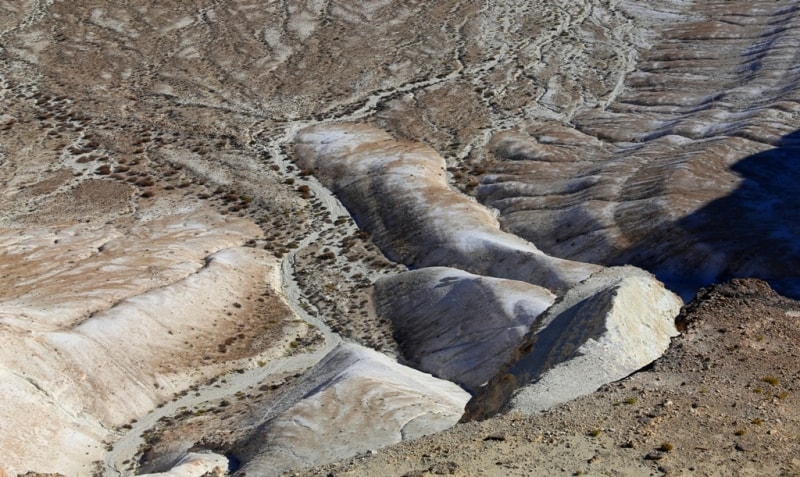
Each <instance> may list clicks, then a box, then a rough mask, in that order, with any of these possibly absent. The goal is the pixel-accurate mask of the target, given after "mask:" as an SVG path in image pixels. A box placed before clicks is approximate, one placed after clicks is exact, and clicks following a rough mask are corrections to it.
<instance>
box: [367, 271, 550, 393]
mask: <svg viewBox="0 0 800 477" xmlns="http://www.w3.org/2000/svg"><path fill="white" fill-rule="evenodd" d="M554 299H555V296H554V295H553V294H552V293H551V292H550V291H549V290H547V289H544V288H542V287H538V286H535V285H531V284H529V283H525V282H520V281H513V280H503V279H498V278H491V277H481V276H477V275H473V274H471V273H467V272H464V271H461V270H457V269H452V268H444V267H429V268H423V269H420V270H414V271H410V272H405V273H400V274H397V275H394V276H391V277H387V278H384V279H381V280H379V281H377V282H376V283H375V307H376V312H377V313H378V315H379V316H381V317H383V318H386V319H389V320H391V322H392V323H393V324H394V329H395V338H396V339H397V341H398V343H399V344H400V347H401V349H402V350H403V354H404V355H405V356H406V357H407V358H408V359H409V360H410V364H411V365H412V366H414V367H415V368H418V369H421V370H423V371H425V372H428V373H431V374H433V375H435V376H438V377H440V378H443V379H448V380H450V381H454V382H456V383H459V384H461V385H462V386H464V387H465V388H466V389H468V390H470V391H475V390H477V389H478V388H479V386H481V385H482V384H485V383H486V382H487V381H488V380H490V379H491V378H492V377H493V376H494V375H495V373H497V372H498V371H499V370H500V369H501V368H502V367H503V366H504V365H505V364H506V363H507V362H508V361H509V360H510V359H511V357H512V353H513V351H514V348H515V347H516V346H517V345H518V344H519V342H520V341H521V339H522V337H523V336H525V335H526V334H527V333H528V330H529V328H530V326H531V325H532V324H533V323H534V321H535V320H536V318H537V317H538V316H539V315H540V314H541V313H542V312H543V311H544V310H546V309H547V308H548V307H549V306H550V305H551V304H552V303H553V301H554Z"/></svg>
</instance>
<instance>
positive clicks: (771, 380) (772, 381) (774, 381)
mask: <svg viewBox="0 0 800 477" xmlns="http://www.w3.org/2000/svg"><path fill="white" fill-rule="evenodd" d="M761 381H762V382H765V383H767V384H771V385H772V386H777V385H778V384H780V383H781V380H780V379H778V378H776V377H775V376H764V377H762V378H761Z"/></svg>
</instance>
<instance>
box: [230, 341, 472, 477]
mask: <svg viewBox="0 0 800 477" xmlns="http://www.w3.org/2000/svg"><path fill="white" fill-rule="evenodd" d="M468 399H469V394H467V393H466V392H465V391H464V390H462V389H461V388H459V387H458V386H456V385H455V384H453V383H451V382H448V381H444V380H441V379H436V378H434V377H432V376H430V375H428V374H425V373H422V372H420V371H416V370H414V369H411V368H408V367H406V366H402V365H400V364H398V363H397V362H396V361H394V360H392V359H391V358H389V357H387V356H385V355H383V354H380V353H378V352H376V351H373V350H370V349H368V348H364V347H361V346H358V345H355V344H342V345H340V346H339V347H337V348H336V349H334V350H333V351H332V352H331V353H330V354H329V355H328V356H327V357H326V358H325V359H323V360H322V361H321V362H320V363H319V364H318V365H317V366H315V367H314V368H313V369H311V370H309V371H308V372H307V373H306V375H305V376H304V378H303V381H302V382H301V383H299V384H298V385H297V386H295V387H294V389H293V390H292V392H291V394H290V395H288V396H286V397H284V398H283V399H282V400H281V401H280V402H278V403H277V404H276V407H277V408H278V409H282V411H281V412H280V413H279V414H278V415H277V416H275V417H273V418H272V419H270V420H269V421H267V422H265V423H264V424H262V425H261V426H258V427H257V428H256V429H255V431H254V432H253V433H252V435H250V436H248V437H247V438H246V439H245V440H244V443H243V448H242V449H241V450H239V451H237V454H238V456H239V457H240V458H241V459H243V460H244V461H246V462H247V464H246V465H245V466H244V467H243V468H242V471H243V472H246V473H247V474H248V475H264V476H266V475H279V474H281V473H282V472H284V471H286V470H289V469H294V468H299V467H306V466H310V465H314V464H320V463H325V462H332V461H334V460H337V459H341V458H343V457H347V456H351V455H354V454H357V453H360V452H366V451H368V450H372V449H376V448H379V447H383V446H386V445H389V444H393V443H396V442H400V441H401V440H406V439H414V438H417V437H420V436H423V435H427V434H432V433H435V432H439V431H441V430H444V429H447V428H449V427H451V426H453V425H454V424H455V423H456V422H458V419H459V418H460V416H461V414H462V413H463V411H464V405H465V404H466V402H467V400H468Z"/></svg>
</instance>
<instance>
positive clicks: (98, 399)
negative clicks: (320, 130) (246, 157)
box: [0, 209, 304, 475]
mask: <svg viewBox="0 0 800 477" xmlns="http://www.w3.org/2000/svg"><path fill="white" fill-rule="evenodd" d="M257 234H258V229H257V228H255V227H254V226H253V224H252V223H250V222H248V221H245V220H241V219H225V218H223V217H221V216H219V215H217V214H215V213H213V212H211V211H210V210H203V209H198V210H195V211H194V212H192V213H187V214H174V215H172V216H168V217H163V218H161V219H157V220H152V221H149V222H141V223H138V224H137V225H136V227H134V228H133V229H132V230H126V229H125V228H124V227H114V226H109V225H104V226H97V225H94V226H93V225H79V226H78V225H76V226H72V227H66V228H59V229H56V228H50V229H45V228H39V229H16V230H12V229H6V230H4V231H3V237H4V242H5V244H6V248H5V253H4V255H3V261H2V262H1V263H0V266H1V267H2V270H3V276H4V279H5V280H6V283H7V284H8V285H7V286H6V287H4V289H3V290H4V294H5V295H6V299H5V300H4V301H3V302H2V304H1V305H0V320H1V321H0V323H1V324H0V335H1V336H2V340H3V342H4V343H6V345H5V346H3V348H2V350H0V364H2V366H0V381H1V382H2V384H3V399H4V400H7V402H13V403H15V404H14V406H4V407H2V408H0V420H2V422H4V423H7V424H9V425H11V426H13V428H14V429H15V432H2V433H0V447H2V448H3V449H5V452H4V456H3V466H4V467H5V468H6V469H7V470H8V471H10V472H24V471H26V470H28V469H32V468H33V469H37V470H40V471H53V472H56V471H57V472H62V473H66V474H69V475H88V474H90V473H91V471H92V470H91V469H92V467H91V463H92V462H93V461H95V460H98V459H99V458H100V457H101V456H102V454H103V452H104V451H105V449H104V447H105V445H104V443H105V442H106V441H108V440H110V438H111V437H112V436H113V429H114V428H117V427H119V426H121V425H123V424H125V423H127V422H129V421H131V420H133V419H136V418H139V417H141V416H143V415H144V414H146V413H147V412H149V411H150V410H152V409H153V408H155V407H156V405H158V404H159V403H160V402H162V401H164V400H167V399H169V398H171V397H172V396H173V395H174V394H175V393H178V392H180V391H182V390H184V389H186V388H187V387H188V386H190V385H192V384H195V383H199V382H201V381H203V380H205V379H207V378H209V377H212V376H216V375H218V374H220V373H221V372H224V371H225V370H229V369H231V368H232V367H234V366H245V367H246V366H248V362H249V360H251V359H255V358H256V357H257V358H258V359H260V360H269V359H270V358H271V357H276V356H279V355H281V354H283V353H285V351H286V350H287V349H288V342H289V341H290V340H291V339H292V337H293V336H294V335H295V334H296V333H303V332H304V331H303V329H302V327H298V326H296V325H292V326H289V327H286V328H284V327H285V324H282V323H281V322H283V321H284V320H285V319H286V318H287V317H288V316H289V315H290V312H289V311H288V309H287V308H286V307H285V305H284V304H283V303H282V302H281V300H280V299H276V300H275V301H273V302H272V303H270V304H269V305H266V307H265V306H264V305H261V304H260V303H259V302H257V301H256V300H255V298H256V297H257V296H260V295H261V294H262V293H263V290H265V289H268V288H273V289H275V288H276V287H279V286H280V285H279V277H278V271H279V263H278V262H277V260H275V259H274V258H272V257H270V256H268V255H267V254H266V253H265V252H263V251H259V250H257V249H254V248H247V247H242V246H241V245H242V244H243V243H244V242H245V241H246V240H248V239H249V238H250V237H253V236H254V235H257ZM70 259H72V260H70ZM271 320H274V321H273V324H270V323H269V321H271ZM270 328H272V331H267V332H266V334H264V333H265V331H266V330H269V329H270ZM254 330H259V333H258V334H261V338H259V339H260V340H261V342H258V341H255V340H254V339H253V333H252V331H254ZM242 331H244V332H246V333H247V335H248V337H247V338H245V335H241V339H240V338H235V336H236V335H237V334H239V333H241V332H242ZM258 334H256V336H258ZM284 334H286V335H284ZM269 335H272V336H273V339H272V340H266V341H264V338H266V337H267V336H269ZM231 337H234V339H233V340H232V341H228V342H227V343H228V344H225V343H226V340H229V338H231ZM220 346H226V349H225V352H224V353H222V352H220V351H221V349H220ZM212 357H213V360H212Z"/></svg>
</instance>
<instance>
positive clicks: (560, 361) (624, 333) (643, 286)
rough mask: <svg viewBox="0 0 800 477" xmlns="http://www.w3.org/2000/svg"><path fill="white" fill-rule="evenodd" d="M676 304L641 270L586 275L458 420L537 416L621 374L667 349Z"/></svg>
mask: <svg viewBox="0 0 800 477" xmlns="http://www.w3.org/2000/svg"><path fill="white" fill-rule="evenodd" d="M681 306H683V302H682V301H681V299H680V298H678V297H677V296H675V295H674V294H672V293H670V292H668V291H666V290H665V289H664V287H663V285H662V284H661V283H660V282H658V281H656V280H654V279H653V277H652V275H650V274H649V273H647V272H645V271H642V270H640V269H637V268H634V267H611V268H607V269H604V270H602V271H600V272H598V273H596V274H594V275H592V277H591V278H589V279H588V280H586V281H584V282H583V283H581V284H580V285H578V286H576V287H574V288H572V289H570V291H568V292H567V293H566V294H565V295H564V296H563V297H561V298H560V299H559V300H558V301H557V302H556V303H555V304H554V305H553V306H552V307H550V308H549V309H548V310H547V311H546V312H545V313H544V314H543V315H542V316H541V319H540V320H538V321H537V323H536V324H535V325H534V326H533V330H532V333H531V334H530V335H529V336H528V337H526V339H525V340H524V341H523V343H522V345H521V346H519V348H518V349H517V350H516V353H517V354H516V356H513V357H512V358H511V359H510V360H509V361H508V362H509V363H511V364H510V369H508V370H507V371H506V370H503V371H502V372H500V373H498V374H497V375H496V376H495V377H494V378H493V379H492V380H491V381H490V382H489V383H487V384H486V385H485V386H483V387H482V388H481V389H480V390H479V391H478V392H477V393H476V395H475V396H474V397H473V399H472V400H471V401H470V404H469V405H468V406H467V412H466V413H465V415H464V420H471V419H477V418H485V417H489V416H491V415H493V414H495V413H497V412H498V411H500V410H503V409H505V410H508V409H514V410H517V411H522V412H526V413H533V412H536V411H542V410H545V409H548V408H550V407H553V406H555V405H557V404H560V403H562V402H566V401H569V400H571V399H575V398H577V397H579V396H583V395H586V394H589V393H591V392H593V391H595V390H596V389H597V388H599V387H600V386H602V385H603V384H606V383H609V382H612V381H617V380H619V379H622V378H624V377H626V376H628V375H629V374H631V373H633V372H634V371H637V370H639V369H641V368H642V367H643V366H644V365H645V364H647V363H650V362H652V361H655V360H656V359H657V358H658V357H660V356H661V354H662V353H663V352H664V351H666V349H667V347H668V346H669V343H670V338H672V337H674V336H677V334H678V332H677V330H676V329H675V325H674V320H675V316H677V314H678V312H679V311H680V309H681ZM518 389H519V392H516V391H517V390H518ZM515 392H516V394H514V393H515ZM512 395H513V399H511V398H512ZM509 400H510V401H511V402H510V403H509Z"/></svg>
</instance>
